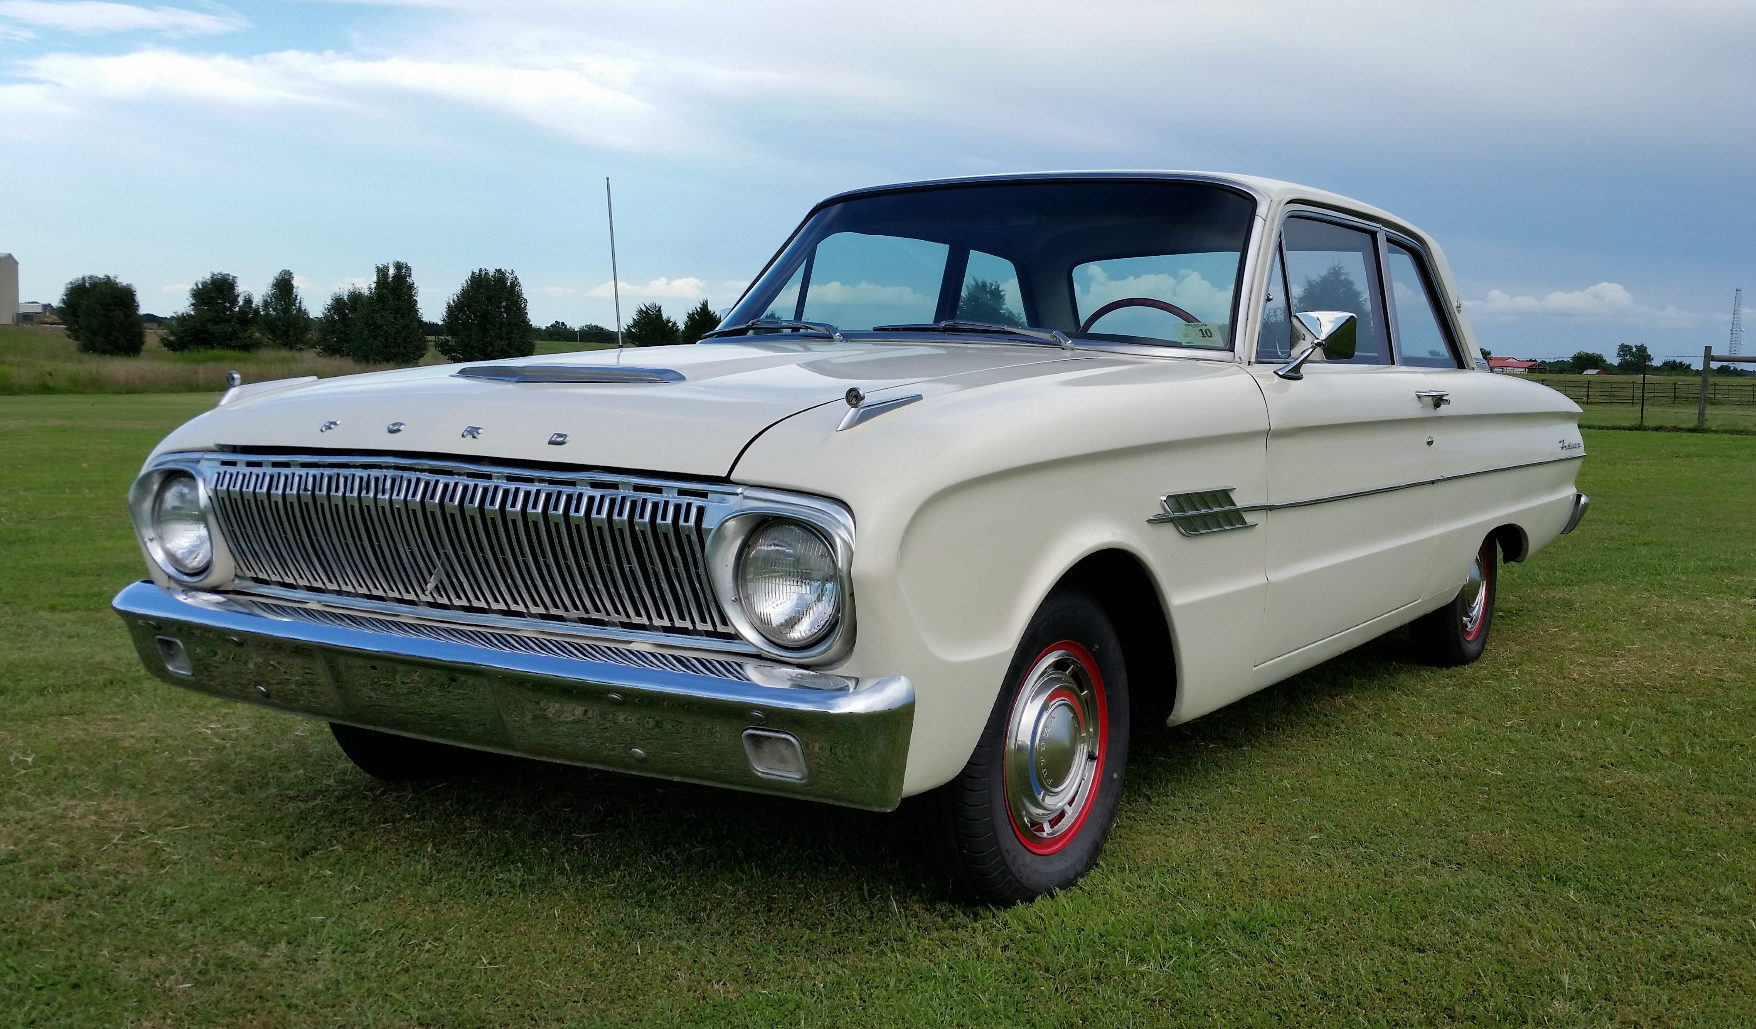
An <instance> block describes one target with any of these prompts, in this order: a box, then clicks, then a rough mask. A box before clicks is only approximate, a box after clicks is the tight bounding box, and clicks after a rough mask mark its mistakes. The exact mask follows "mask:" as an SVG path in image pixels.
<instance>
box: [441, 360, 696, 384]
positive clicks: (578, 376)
mask: <svg viewBox="0 0 1756 1029" xmlns="http://www.w3.org/2000/svg"><path fill="white" fill-rule="evenodd" d="M452 374H453V375H456V376H459V377H460V378H465V379H487V380H490V381H493V382H685V381H687V378H686V377H685V376H684V375H683V373H682V372H679V371H677V370H675V369H673V368H634V367H630V366H627V365H573V364H472V365H468V366H466V367H463V368H459V369H458V370H457V371H455V372H453V373H452Z"/></svg>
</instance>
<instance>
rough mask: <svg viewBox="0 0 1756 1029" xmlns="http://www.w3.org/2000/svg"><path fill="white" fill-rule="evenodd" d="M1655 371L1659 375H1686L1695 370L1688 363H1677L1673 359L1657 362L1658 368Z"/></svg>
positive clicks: (1677, 361)
mask: <svg viewBox="0 0 1756 1029" xmlns="http://www.w3.org/2000/svg"><path fill="white" fill-rule="evenodd" d="M1655 370H1656V371H1657V372H1658V373H1659V374H1661V375H1688V374H1689V373H1691V372H1693V371H1694V370H1695V369H1694V367H1693V366H1691V365H1690V364H1689V362H1687V361H1679V360H1677V359H1676V358H1674V357H1673V358H1670V359H1668V360H1665V361H1661V362H1659V366H1658V368H1657V369H1655Z"/></svg>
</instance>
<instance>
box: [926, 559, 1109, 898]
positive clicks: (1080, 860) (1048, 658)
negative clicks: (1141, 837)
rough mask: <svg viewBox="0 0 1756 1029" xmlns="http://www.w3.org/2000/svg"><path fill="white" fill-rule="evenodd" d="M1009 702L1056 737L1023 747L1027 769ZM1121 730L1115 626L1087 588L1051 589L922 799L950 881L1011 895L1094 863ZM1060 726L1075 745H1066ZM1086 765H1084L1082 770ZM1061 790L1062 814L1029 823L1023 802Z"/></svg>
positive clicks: (1031, 891) (1075, 875) (1067, 877)
mask: <svg viewBox="0 0 1756 1029" xmlns="http://www.w3.org/2000/svg"><path fill="white" fill-rule="evenodd" d="M1063 680H1064V681H1065V683H1064V685H1063V684H1062V683H1063ZM1045 691H1047V692H1045ZM1021 703H1022V704H1024V707H1023V708H1020V707H1019V705H1020V704H1021ZM1015 711H1016V712H1017V714H1018V715H1019V718H1020V722H1019V723H1018V724H1019V725H1021V726H1022V729H1021V730H1020V731H1022V732H1026V733H1028V734H1029V736H1030V738H1031V739H1032V740H1033V741H1048V740H1051V739H1053V740H1054V741H1055V742H1053V743H1046V744H1044V745H1042V746H1039V745H1037V744H1036V743H1033V744H1032V745H1031V747H1030V750H1029V751H1028V753H1029V760H1030V764H1029V765H1028V771H1022V769H1023V768H1024V767H1025V766H1019V765H1016V764H1015V763H1014V764H1011V765H1009V761H1008V747H1007V740H1008V738H1009V736H1013V735H1017V734H1016V733H1014V731H1013V730H1014V715H1015ZM1032 711H1034V712H1038V714H1037V715H1035V716H1032V715H1030V714H1029V712H1032ZM1094 722H1095V724H1094ZM1128 730H1129V718H1128V672H1127V667H1126V664H1125V663H1124V661H1123V659H1122V647H1121V644H1120V643H1119V642H1118V640H1117V638H1116V632H1115V629H1114V628H1112V627H1111V625H1110V621H1109V619H1108V618H1107V617H1105V615H1104V612H1103V609H1102V608H1100V607H1099V606H1098V605H1097V603H1096V602H1095V601H1093V600H1092V599H1091V598H1090V597H1088V596H1086V595H1085V594H1084V593H1080V592H1077V591H1073V590H1057V591H1056V592H1054V593H1052V594H1050V596H1049V598H1048V599H1047V600H1045V601H1044V602H1043V606H1042V607H1041V608H1039V609H1038V611H1037V613H1036V615H1035V616H1033V617H1032V618H1031V622H1030V625H1029V627H1028V628H1026V629H1025V632H1024V638H1023V639H1022V640H1020V642H1019V644H1018V650H1017V651H1016V652H1015V653H1014V655H1013V658H1012V665H1011V667H1010V668H1008V669H1007V672H1006V681H1005V683H1004V685H1003V687H1002V688H1001V690H1000V693H999V696H998V697H997V698H996V700H995V702H994V709H993V711H992V713H990V714H989V716H988V724H987V726H986V727H985V728H984V729H983V731H982V736H981V739H980V740H979V741H978V742H977V744H976V748H975V752H974V753H973V754H971V755H970V759H969V763H968V764H967V765H965V766H964V769H963V771H962V772H961V773H959V775H958V776H957V778H955V779H953V780H952V781H951V782H949V783H946V784H945V785H944V786H941V787H939V788H938V789H937V790H935V791H933V792H932V793H930V794H928V795H927V796H926V797H925V798H923V800H924V805H923V807H924V810H923V813H924V815H925V816H926V819H927V822H928V824H927V831H928V834H929V839H930V842H931V844H932V848H933V855H934V858H935V861H936V864H937V865H938V868H939V871H940V873H941V875H942V877H943V878H944V879H945V881H946V882H947V883H948V884H949V885H950V886H951V888H952V890H953V891H954V892H956V893H957V894H959V895H960V896H962V897H964V898H966V899H970V900H974V901H977V902H982V903H989V904H1001V905H1010V904H1017V903H1021V902H1023V901H1027V900H1032V899H1034V898H1036V897H1040V896H1042V895H1044V894H1048V893H1054V892H1055V891H1057V890H1061V889H1065V888H1066V887H1068V886H1071V885H1072V884H1073V883H1074V882H1076V881H1078V879H1079V877H1080V876H1082V875H1084V874H1085V873H1086V872H1087V871H1088V870H1090V868H1091V867H1092V865H1093V864H1095V863H1096V862H1097V856H1098V852H1099V851H1100V850H1102V849H1103V845H1104V839H1105V837H1107V836H1108V835H1109V831H1110V824H1111V823H1112V822H1113V821H1114V820H1115V815H1116V803H1117V801H1118V800H1119V799H1120V798H1121V795H1122V782H1123V776H1124V772H1125V770H1126V767H1127V764H1128ZM1068 734H1071V736H1072V738H1073V739H1074V740H1075V741H1076V742H1075V743H1073V744H1071V745H1069V744H1068V743H1067V737H1068ZM1081 747H1084V748H1085V749H1081ZM1019 753H1024V752H1023V751H1016V750H1015V751H1014V754H1019ZM1039 761H1040V762H1042V769H1043V771H1042V775H1041V778H1040V779H1039V776H1038V768H1039V765H1038V762H1039ZM1087 765H1095V768H1092V769H1091V771H1090V773H1089V775H1090V778H1089V779H1086V778H1085V775H1086V774H1087V773H1086V772H1084V771H1082V770H1083V769H1085V768H1086V766H1087ZM1009 767H1011V768H1013V769H1015V770H1020V777H1021V778H1020V781H1019V782H1020V785H1019V786H1017V787H1015V786H1009V783H1008V769H1009ZM1025 776H1028V780H1027V784H1026V780H1025V779H1024V778H1023V777H1025ZM1057 776H1058V777H1059V781H1060V785H1059V786H1057V785H1055V783H1054V780H1055V779H1056V777H1057ZM1044 782H1047V783H1049V786H1050V788H1049V789H1048V790H1047V791H1044V790H1043V789H1042V788H1041V783H1044ZM1063 791H1071V792H1067V793H1066V796H1067V797H1068V798H1069V799H1068V800H1067V802H1066V803H1067V804H1068V805H1069V806H1068V807H1067V809H1066V811H1065V813H1064V814H1062V815H1059V816H1055V817H1054V818H1051V819H1049V820H1046V821H1044V822H1042V823H1040V824H1039V823H1037V822H1034V821H1032V818H1031V817H1030V815H1031V812H1032V811H1033V810H1039V809H1034V808H1032V807H1031V805H1034V804H1038V803H1042V802H1044V799H1045V797H1048V798H1051V799H1052V798H1054V797H1056V796H1059V795H1060V793H1061V792H1063ZM1021 809H1024V810H1023V813H1022V817H1021V814H1020V810H1021ZM1042 810H1046V809H1042ZM1021 822H1022V826H1021V824H1020V823H1021Z"/></svg>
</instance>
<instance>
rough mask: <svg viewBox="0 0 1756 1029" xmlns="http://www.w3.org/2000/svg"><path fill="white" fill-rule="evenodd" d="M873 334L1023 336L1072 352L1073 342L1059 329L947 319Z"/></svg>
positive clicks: (881, 329) (879, 329) (886, 327)
mask: <svg viewBox="0 0 1756 1029" xmlns="http://www.w3.org/2000/svg"><path fill="white" fill-rule="evenodd" d="M872 331H873V332H975V333H994V334H999V335H1006V336H1023V337H1024V338H1025V339H1034V340H1036V341H1038V342H1040V343H1053V344H1055V345H1057V346H1059V347H1061V348H1062V349H1063V350H1072V349H1073V341H1072V340H1071V339H1068V338H1067V334H1066V333H1064V332H1062V331H1061V330H1059V329H1038V328H1031V327H1027V326H1023V325H1002V324H1000V323H999V322H967V321H960V320H959V319H956V318H947V319H945V320H944V321H942V322H920V323H918V324H913V325H874V326H872Z"/></svg>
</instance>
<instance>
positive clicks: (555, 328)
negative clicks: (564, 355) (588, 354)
mask: <svg viewBox="0 0 1756 1029" xmlns="http://www.w3.org/2000/svg"><path fill="white" fill-rule="evenodd" d="M534 335H535V337H536V338H537V339H540V340H543V341H545V342H549V343H573V342H577V341H578V339H579V333H577V332H575V331H574V330H573V326H571V325H568V324H567V323H566V322H564V321H561V320H560V319H556V320H555V321H552V322H550V323H549V324H547V325H545V326H543V327H542V328H540V329H538V330H536V332H535V333H534Z"/></svg>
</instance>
